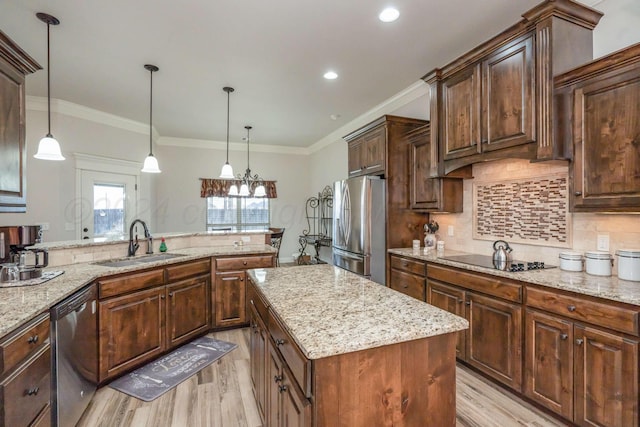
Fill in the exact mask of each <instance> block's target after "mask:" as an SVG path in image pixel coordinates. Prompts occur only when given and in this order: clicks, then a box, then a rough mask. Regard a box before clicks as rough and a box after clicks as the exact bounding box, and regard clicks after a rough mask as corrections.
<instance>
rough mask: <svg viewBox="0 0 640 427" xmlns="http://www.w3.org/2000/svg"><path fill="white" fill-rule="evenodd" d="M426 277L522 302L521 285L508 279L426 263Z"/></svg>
mask: <svg viewBox="0 0 640 427" xmlns="http://www.w3.org/2000/svg"><path fill="white" fill-rule="evenodd" d="M427 278H432V279H436V280H439V281H441V282H445V283H450V284H452V285H456V286H460V287H461V288H464V289H471V290H474V291H478V292H482V293H483V294H487V295H492V296H494V297H498V298H502V299H505V300H507V301H513V302H522V285H521V284H520V283H518V282H514V281H511V280H508V279H503V278H500V277H493V276H492V277H487V276H484V275H482V274H480V273H471V272H466V271H463V270H458V269H455V268H449V267H442V266H440V265H436V264H429V265H428V267H427Z"/></svg>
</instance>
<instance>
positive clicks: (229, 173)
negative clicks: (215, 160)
mask: <svg viewBox="0 0 640 427" xmlns="http://www.w3.org/2000/svg"><path fill="white" fill-rule="evenodd" d="M220 178H222V179H233V178H235V177H234V175H233V168H232V167H231V165H230V164H229V162H227V163H225V164H224V166H222V171H221V172H220Z"/></svg>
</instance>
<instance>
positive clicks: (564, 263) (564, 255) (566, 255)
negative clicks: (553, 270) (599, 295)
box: [560, 252, 582, 271]
mask: <svg viewBox="0 0 640 427" xmlns="http://www.w3.org/2000/svg"><path fill="white" fill-rule="evenodd" d="M560 270H564V271H582V254H581V253H580V252H560Z"/></svg>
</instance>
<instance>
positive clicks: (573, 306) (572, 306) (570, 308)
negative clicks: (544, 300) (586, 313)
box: [567, 305, 576, 313]
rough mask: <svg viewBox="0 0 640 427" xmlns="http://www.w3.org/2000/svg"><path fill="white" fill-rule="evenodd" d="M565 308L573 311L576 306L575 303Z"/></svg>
mask: <svg viewBox="0 0 640 427" xmlns="http://www.w3.org/2000/svg"><path fill="white" fill-rule="evenodd" d="M567 310H569V311H570V312H572V313H573V312H574V311H576V306H575V305H569V306H567Z"/></svg>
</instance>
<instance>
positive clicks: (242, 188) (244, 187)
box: [238, 184, 249, 197]
mask: <svg viewBox="0 0 640 427" xmlns="http://www.w3.org/2000/svg"><path fill="white" fill-rule="evenodd" d="M238 195H239V196H242V197H247V196H248V195H249V186H248V185H247V184H242V185H241V186H240V193H238Z"/></svg>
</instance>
